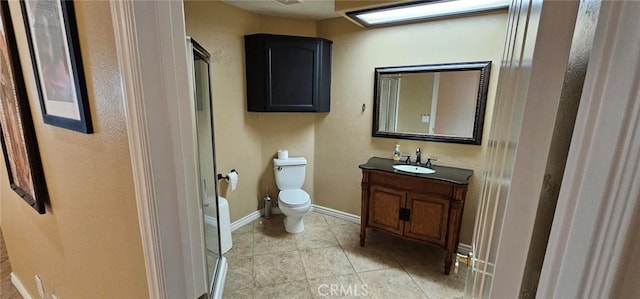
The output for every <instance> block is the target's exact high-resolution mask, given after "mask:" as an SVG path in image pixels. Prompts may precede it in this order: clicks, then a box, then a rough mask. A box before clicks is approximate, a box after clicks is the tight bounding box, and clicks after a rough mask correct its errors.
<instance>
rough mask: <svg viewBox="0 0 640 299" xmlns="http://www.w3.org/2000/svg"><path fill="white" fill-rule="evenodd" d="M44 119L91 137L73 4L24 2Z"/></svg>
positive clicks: (35, 0) (23, 9)
mask: <svg viewBox="0 0 640 299" xmlns="http://www.w3.org/2000/svg"><path fill="white" fill-rule="evenodd" d="M21 4H22V5H21V6H22V16H23V19H24V24H25V29H26V32H27V40H28V42H29V52H30V53H31V61H32V64H33V72H34V75H35V81H36V85H37V87H38V96H39V98H40V107H41V109H42V117H43V118H44V122H45V123H46V124H50V125H54V126H58V127H62V128H66V129H70V130H74V131H78V132H82V133H87V134H89V133H92V132H93V128H92V126H91V113H90V112H89V104H88V100H87V88H86V84H85V79H84V72H83V68H82V57H81V55H80V43H79V41H78V30H77V26H76V18H75V12H74V10H73V1H52V0H23V1H21Z"/></svg>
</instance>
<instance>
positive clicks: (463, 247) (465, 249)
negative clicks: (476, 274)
mask: <svg viewBox="0 0 640 299" xmlns="http://www.w3.org/2000/svg"><path fill="white" fill-rule="evenodd" d="M311 211H314V212H317V213H320V214H324V215H328V216H332V217H336V218H338V219H342V220H345V221H349V222H353V223H356V224H360V216H358V215H354V214H350V213H347V212H343V211H339V210H334V209H332V208H327V207H323V206H319V205H316V204H312V205H311ZM271 213H272V214H282V211H280V208H278V207H273V209H272V210H271ZM261 215H264V210H262V209H260V210H258V211H254V212H251V213H250V214H249V215H247V216H244V217H242V218H240V219H238V220H236V221H235V222H233V223H232V224H231V231H235V230H237V229H239V228H241V227H243V226H245V225H247V224H250V223H251V222H253V221H255V220H257V219H260V216H261ZM205 217H206V216H205ZM205 219H206V218H205ZM458 252H459V253H460V254H463V255H467V254H468V253H469V252H471V245H469V244H463V243H460V244H459V245H458Z"/></svg>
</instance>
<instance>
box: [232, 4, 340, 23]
mask: <svg viewBox="0 0 640 299" xmlns="http://www.w3.org/2000/svg"><path fill="white" fill-rule="evenodd" d="M223 1H224V2H226V3H228V4H231V5H233V6H236V7H239V8H241V9H244V10H248V11H250V12H254V13H258V14H262V15H268V16H276V17H289V18H303V19H313V20H322V19H330V18H335V17H338V16H339V15H338V14H337V13H336V12H335V11H334V7H333V0H297V1H300V3H296V4H291V5H284V4H282V3H279V2H276V0H223ZM281 1H285V2H286V1H287V0H281ZM289 1H291V0H289Z"/></svg>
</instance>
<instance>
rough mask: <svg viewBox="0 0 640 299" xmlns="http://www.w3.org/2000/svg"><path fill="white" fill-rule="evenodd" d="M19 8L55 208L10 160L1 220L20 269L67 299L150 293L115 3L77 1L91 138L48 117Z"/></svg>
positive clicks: (29, 281) (2, 184)
mask: <svg viewBox="0 0 640 299" xmlns="http://www.w3.org/2000/svg"><path fill="white" fill-rule="evenodd" d="M10 6H11V15H12V18H13V24H14V27H15V29H16V36H17V42H18V46H19V51H20V58H21V61H22V70H23V71H24V76H25V81H26V85H27V91H28V96H29V102H30V106H31V113H32V115H33V119H34V123H35V129H36V135H37V138H38V143H39V147H40V153H41V156H42V164H43V169H44V173H45V177H46V181H47V186H48V188H49V196H50V198H51V208H50V209H49V208H48V210H47V214H45V215H38V214H37V213H36V212H35V211H34V210H33V209H32V208H31V207H29V206H28V205H27V204H26V203H25V202H24V201H22V199H20V198H19V197H18V196H17V195H16V194H15V193H14V192H13V191H12V190H11V189H10V188H9V187H8V184H9V183H8V179H7V172H6V168H5V166H4V165H0V173H1V175H0V205H1V209H0V211H1V213H2V223H1V226H2V231H3V233H4V237H5V240H6V245H7V249H8V251H9V255H10V257H11V264H12V268H13V271H14V272H15V273H16V275H17V276H18V277H19V278H20V279H21V281H22V283H23V284H24V285H25V287H26V288H27V290H28V292H29V293H30V295H31V296H32V297H33V298H39V296H38V292H37V289H36V285H35V282H34V275H36V274H38V275H40V276H41V277H42V279H43V282H44V286H45V289H46V290H47V291H48V292H49V293H50V294H54V293H55V294H56V295H57V297H58V298H146V297H148V296H149V295H148V292H147V281H146V272H145V265H144V257H143V253H142V243H141V239H140V229H139V226H138V216H137V210H136V200H135V195H134V187H133V178H132V172H131V162H130V161H131V160H130V157H129V147H128V142H127V131H126V125H125V117H124V107H123V100H122V90H121V86H120V77H119V71H118V68H117V66H118V62H117V59H116V50H115V41H114V36H113V30H112V26H111V15H110V10H109V4H108V2H85V1H76V2H75V7H76V16H77V23H78V30H79V36H80V46H81V51H82V59H83V63H84V72H85V78H86V81H87V89H88V96H89V107H90V110H91V117H92V119H93V126H94V128H95V133H94V134H90V135H85V134H81V133H77V132H74V131H70V130H66V129H61V128H57V127H54V126H50V125H45V124H43V122H42V115H41V113H40V106H39V103H38V101H37V91H36V87H35V85H34V76H33V72H32V67H31V64H30V62H29V61H30V58H29V52H28V47H27V44H26V39H25V33H24V24H23V22H22V18H21V13H20V4H19V3H18V2H11V3H10Z"/></svg>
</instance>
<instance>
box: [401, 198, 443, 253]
mask: <svg viewBox="0 0 640 299" xmlns="http://www.w3.org/2000/svg"><path fill="white" fill-rule="evenodd" d="M407 209H409V210H411V216H410V218H409V221H408V222H407V223H406V224H405V227H404V235H405V236H407V237H411V238H415V239H420V240H424V241H429V242H434V243H437V244H440V245H445V243H446V238H447V223H448V220H449V200H448V199H447V198H444V197H442V196H438V195H422V194H412V193H409V194H408V195H407Z"/></svg>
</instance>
